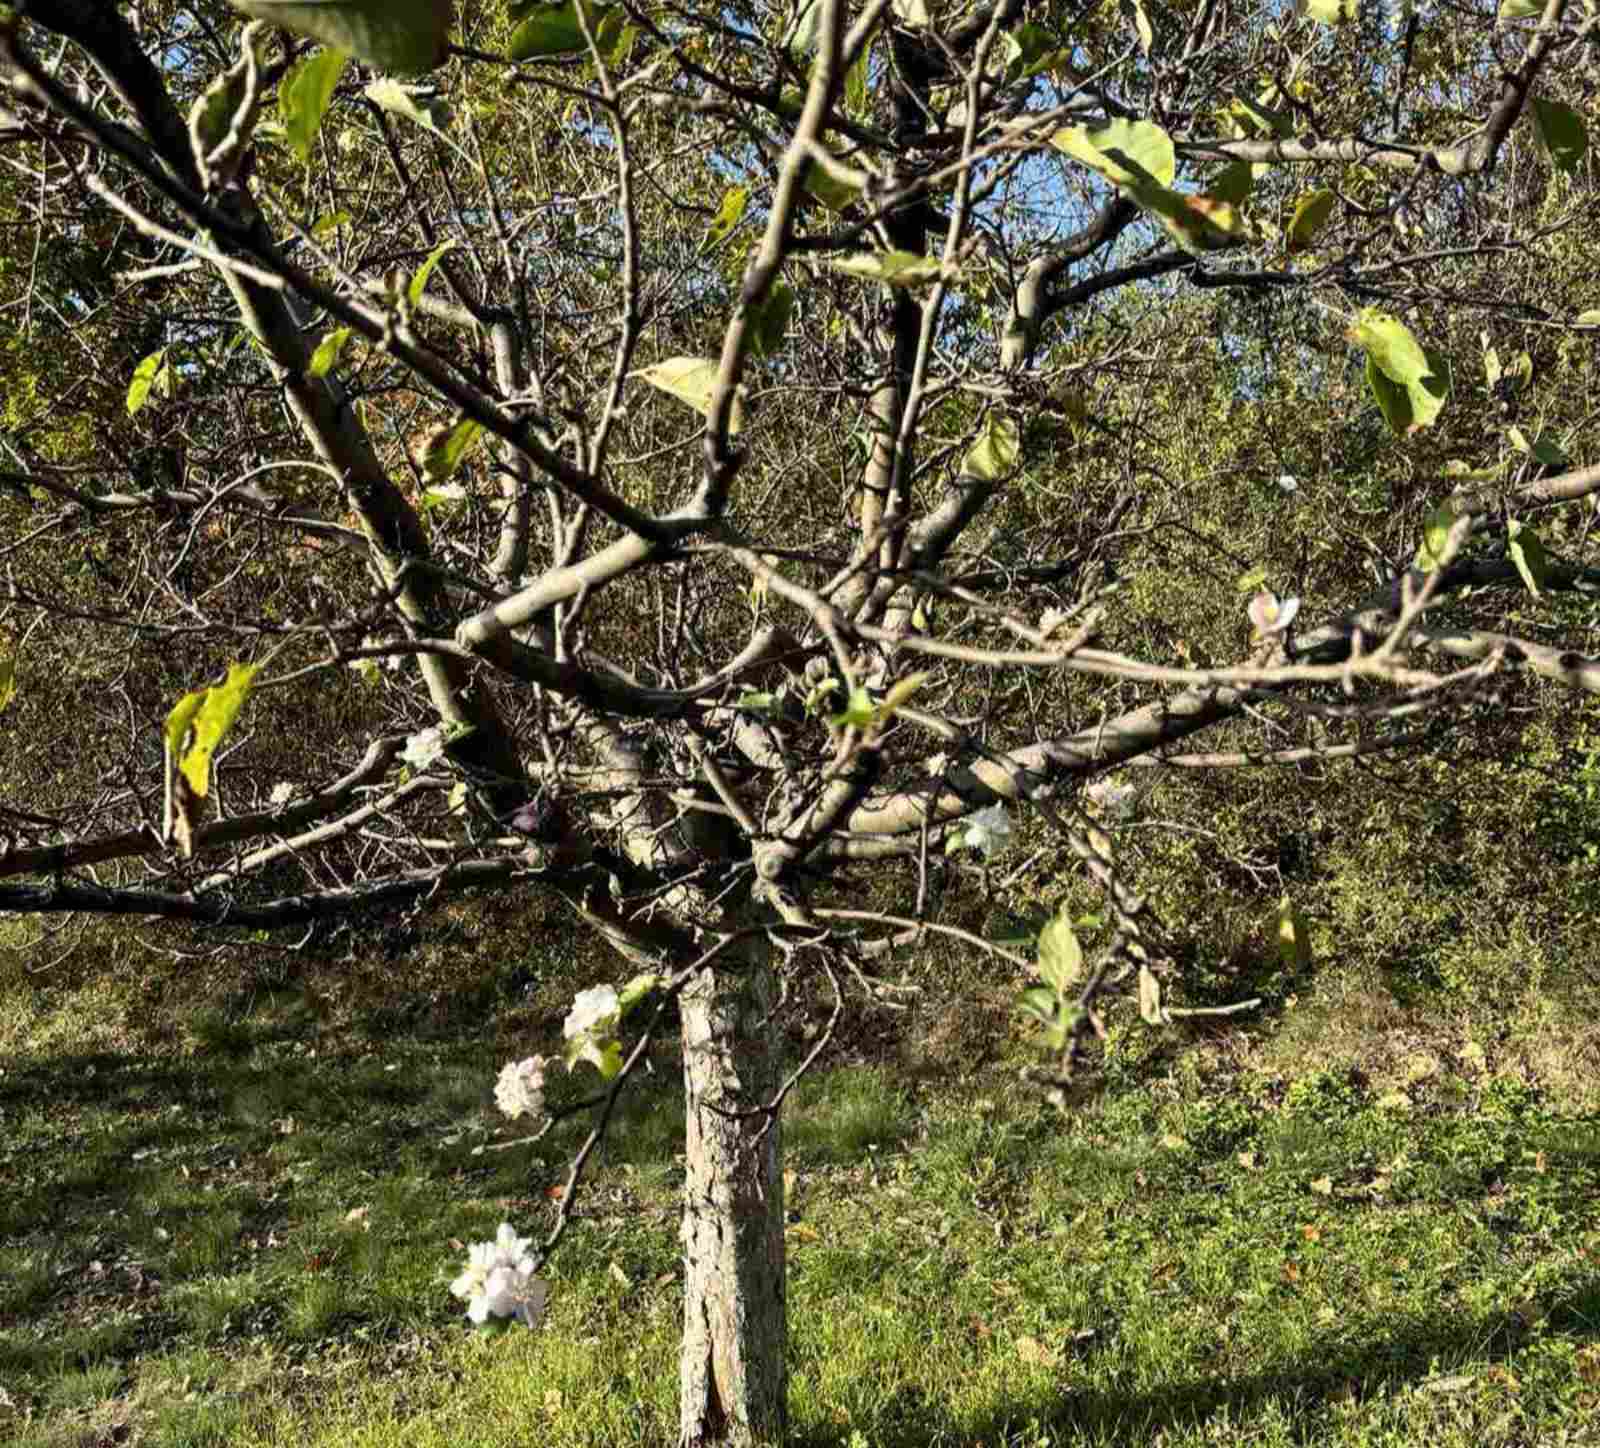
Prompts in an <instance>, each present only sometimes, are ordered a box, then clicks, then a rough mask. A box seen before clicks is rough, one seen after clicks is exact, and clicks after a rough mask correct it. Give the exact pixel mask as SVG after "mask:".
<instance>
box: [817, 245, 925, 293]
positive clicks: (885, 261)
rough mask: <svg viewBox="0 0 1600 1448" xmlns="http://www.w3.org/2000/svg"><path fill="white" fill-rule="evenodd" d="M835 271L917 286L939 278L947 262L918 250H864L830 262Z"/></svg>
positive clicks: (901, 284)
mask: <svg viewBox="0 0 1600 1448" xmlns="http://www.w3.org/2000/svg"><path fill="white" fill-rule="evenodd" d="M828 265H829V266H831V267H832V268H833V269H834V270H835V271H842V272H848V273H849V274H850V275H851V276H855V277H867V278H869V279H870V280H872V281H875V282H882V283H884V285H885V286H891V287H915V286H922V285H924V284H925V283H927V282H936V281H938V280H939V276H940V273H941V272H942V270H943V263H942V262H940V260H939V258H938V257H936V256H922V255H919V254H918V253H917V252H914V251H862V252H857V253H856V254H855V255H854V256H847V257H841V258H840V259H839V260H838V261H832V262H829V263H828Z"/></svg>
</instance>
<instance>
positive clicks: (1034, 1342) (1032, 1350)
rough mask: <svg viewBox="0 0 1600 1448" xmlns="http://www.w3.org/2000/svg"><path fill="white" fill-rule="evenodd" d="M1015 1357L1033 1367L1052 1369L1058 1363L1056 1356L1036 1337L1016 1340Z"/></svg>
mask: <svg viewBox="0 0 1600 1448" xmlns="http://www.w3.org/2000/svg"><path fill="white" fill-rule="evenodd" d="M1017 1356H1018V1357H1019V1358H1021V1359H1022V1360H1023V1362H1025V1363H1031V1364H1032V1365H1033V1366H1034V1367H1040V1368H1053V1367H1054V1366H1055V1365H1056V1363H1057V1362H1058V1361H1059V1359H1058V1357H1057V1355H1056V1354H1055V1353H1053V1352H1052V1351H1051V1350H1050V1349H1049V1348H1047V1347H1046V1346H1045V1345H1044V1344H1043V1343H1042V1342H1040V1341H1039V1339H1038V1338H1036V1337H1019V1338H1018V1339H1017Z"/></svg>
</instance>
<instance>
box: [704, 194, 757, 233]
mask: <svg viewBox="0 0 1600 1448" xmlns="http://www.w3.org/2000/svg"><path fill="white" fill-rule="evenodd" d="M749 204H750V188H749V187H748V186H730V187H729V188H728V189H727V190H726V191H724V192H723V193H722V204H721V205H720V206H718V207H717V214H716V215H715V216H714V217H712V218H711V225H710V226H708V227H707V228H706V240H707V241H721V240H722V238H723V237H725V236H726V235H727V234H728V233H729V232H730V231H732V230H733V228H734V227H736V226H737V225H738V224H739V222H740V220H741V219H742V218H743V216H744V212H745V207H747V206H748V205H749Z"/></svg>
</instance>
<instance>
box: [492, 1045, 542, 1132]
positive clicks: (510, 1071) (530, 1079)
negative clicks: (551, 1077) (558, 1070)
mask: <svg viewBox="0 0 1600 1448" xmlns="http://www.w3.org/2000/svg"><path fill="white" fill-rule="evenodd" d="M547 1064H548V1063H547V1062H546V1061H545V1058H544V1057H543V1056H529V1057H528V1059H527V1060H525V1061H508V1062H507V1063H506V1065H505V1066H504V1067H503V1068H502V1070H501V1072H500V1079H499V1080H498V1081H496V1082H495V1083H494V1101H495V1105H496V1106H498V1107H499V1108H500V1109H501V1111H503V1112H504V1113H505V1114H506V1115H507V1116H509V1117H510V1118H511V1119H512V1120H513V1121H515V1120H516V1119H517V1118H518V1117H519V1116H543V1115H544V1073H545V1066H546V1065H547Z"/></svg>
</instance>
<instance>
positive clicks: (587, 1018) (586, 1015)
mask: <svg viewBox="0 0 1600 1448" xmlns="http://www.w3.org/2000/svg"><path fill="white" fill-rule="evenodd" d="M621 1009H622V1008H621V1006H620V1005H619V1004H618V1002H617V988H616V987H615V986H611V985H597V986H593V987H591V988H590V989H589V990H581V991H579V992H578V994H577V995H576V996H574V997H573V999H572V1010H571V1011H570V1012H569V1013H568V1015H567V1023H566V1025H564V1026H563V1027H562V1028H561V1033H562V1035H564V1036H565V1037H566V1038H567V1039H568V1040H569V1041H570V1040H572V1039H573V1038H574V1037H575V1036H582V1035H587V1034H588V1033H589V1032H590V1031H592V1030H594V1028H595V1027H596V1026H601V1025H605V1024H607V1023H608V1021H610V1022H611V1023H612V1024H615V1022H614V1021H611V1018H612V1017H615V1016H617V1015H618V1014H619V1013H620V1012H621Z"/></svg>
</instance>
